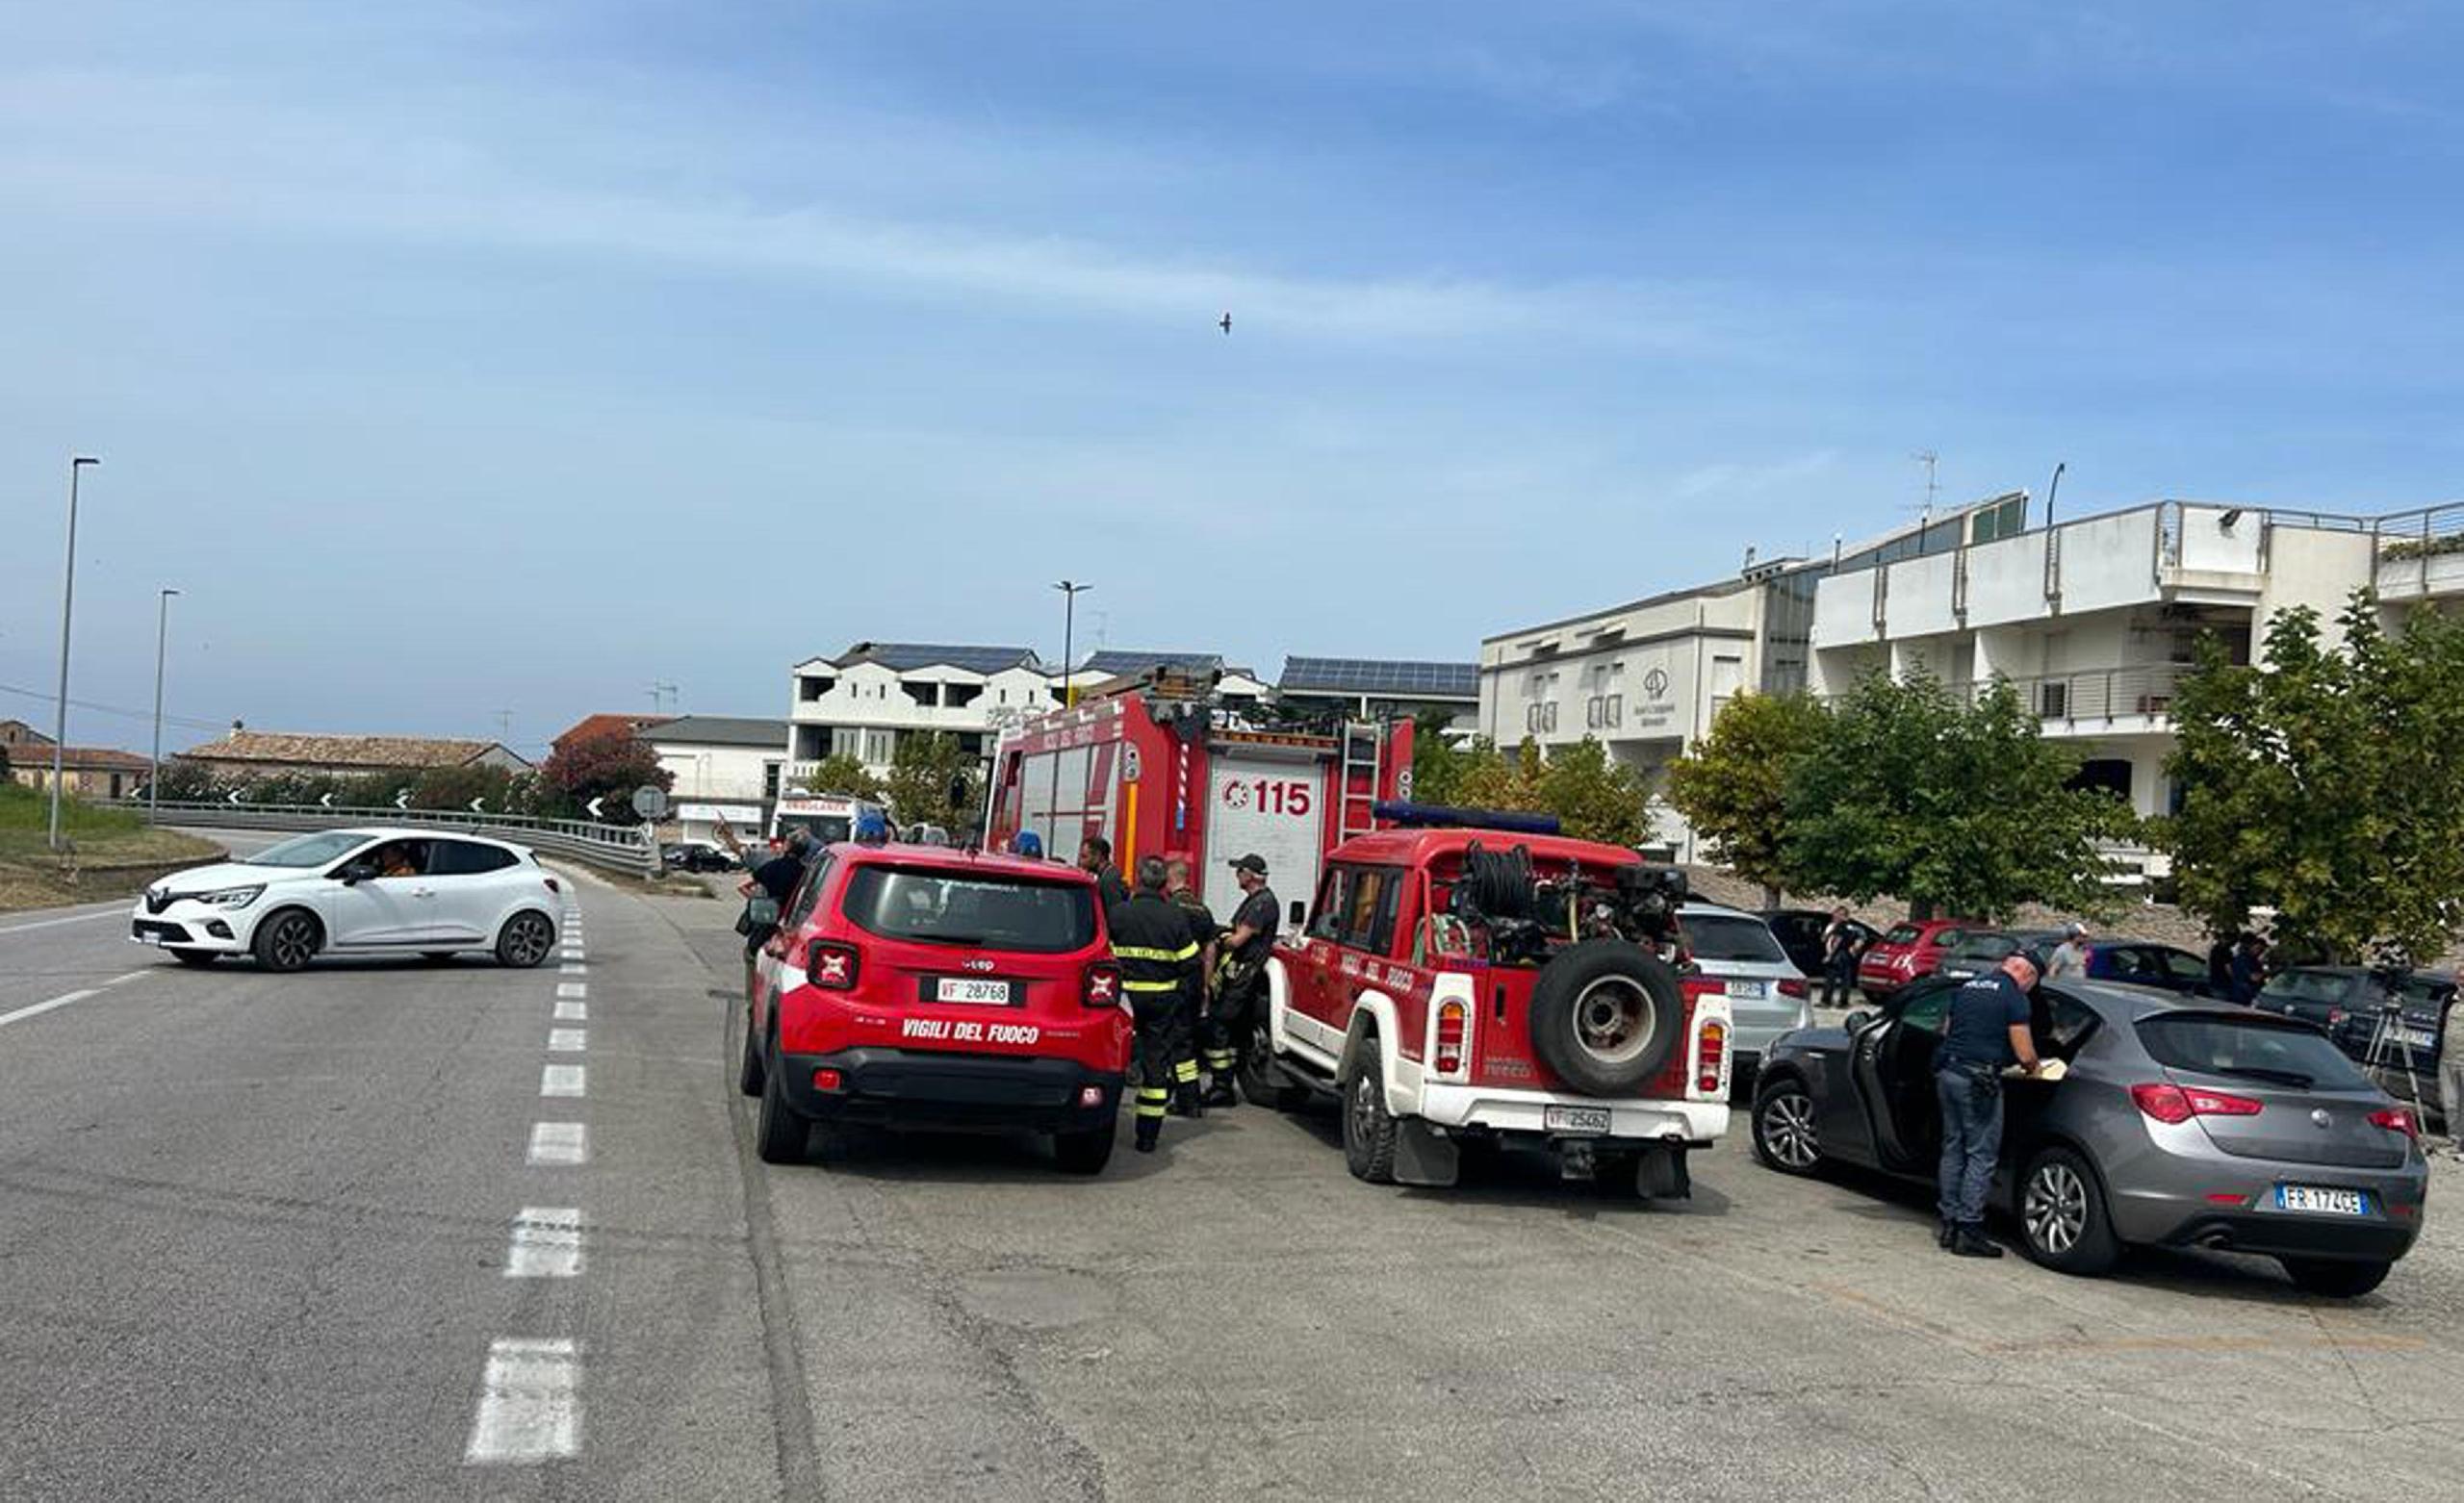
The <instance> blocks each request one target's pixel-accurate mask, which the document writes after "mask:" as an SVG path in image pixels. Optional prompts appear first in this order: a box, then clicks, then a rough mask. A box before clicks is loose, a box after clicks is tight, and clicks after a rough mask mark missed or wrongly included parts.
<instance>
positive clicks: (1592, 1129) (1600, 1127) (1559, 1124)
mask: <svg viewBox="0 0 2464 1503" xmlns="http://www.w3.org/2000/svg"><path fill="white" fill-rule="evenodd" d="M1540 1125H1541V1126H1542V1127H1543V1128H1546V1129H1547V1130H1548V1131H1550V1132H1552V1133H1605V1132H1607V1131H1608V1108H1605V1107H1543V1108H1540Z"/></svg>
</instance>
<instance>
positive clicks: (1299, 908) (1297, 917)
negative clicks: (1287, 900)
mask: <svg viewBox="0 0 2464 1503" xmlns="http://www.w3.org/2000/svg"><path fill="white" fill-rule="evenodd" d="M1308 921H1309V909H1308V906H1307V905H1306V904H1303V903H1302V902H1301V901H1300V900H1299V899H1297V898H1295V899H1293V900H1292V926H1291V927H1292V928H1294V929H1298V928H1300V927H1301V926H1302V925H1304V924H1306V923H1307V922H1308Z"/></svg>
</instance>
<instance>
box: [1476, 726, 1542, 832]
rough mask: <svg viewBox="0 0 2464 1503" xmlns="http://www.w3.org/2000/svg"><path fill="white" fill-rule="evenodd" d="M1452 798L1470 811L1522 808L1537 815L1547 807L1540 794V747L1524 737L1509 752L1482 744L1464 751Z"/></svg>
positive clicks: (1483, 742)
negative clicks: (1472, 809) (1460, 771)
mask: <svg viewBox="0 0 2464 1503" xmlns="http://www.w3.org/2000/svg"><path fill="white" fill-rule="evenodd" d="M1454 787H1455V797H1456V799H1457V800H1458V801H1459V802H1461V803H1462V804H1463V805H1464V806H1465V807H1466V808H1474V809H1522V810H1526V811H1528V812H1531V813H1539V812H1541V811H1543V810H1545V809H1546V808H1547V807H1548V804H1547V802H1545V801H1544V799H1543V798H1542V796H1541V792H1540V744H1539V743H1538V742H1536V741H1533V740H1532V739H1531V738H1530V737H1528V736H1527V737H1525V738H1524V740H1523V744H1522V745H1521V746H1519V747H1517V748H1515V749H1514V750H1513V751H1512V752H1505V751H1501V750H1500V749H1499V748H1497V747H1494V746H1491V745H1490V744H1489V743H1487V742H1485V741H1481V742H1475V743H1474V744H1473V745H1472V746H1471V747H1470V748H1468V749H1467V750H1466V752H1465V757H1464V762H1463V767H1462V774H1461V777H1459V778H1458V779H1457V780H1456V782H1455V785H1454Z"/></svg>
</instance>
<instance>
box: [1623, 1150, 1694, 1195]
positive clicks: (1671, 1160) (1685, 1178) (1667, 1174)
mask: <svg viewBox="0 0 2464 1503" xmlns="http://www.w3.org/2000/svg"><path fill="white" fill-rule="evenodd" d="M1634 1192H1635V1193H1636V1194H1638V1195H1643V1196H1647V1197H1649V1198H1650V1199H1653V1200H1692V1199H1693V1198H1694V1178H1693V1176H1692V1175H1690V1174H1688V1173H1687V1172H1686V1170H1685V1148H1684V1145H1683V1144H1681V1143H1655V1144H1653V1145H1652V1146H1651V1147H1649V1148H1646V1149H1644V1150H1643V1151H1642V1153H1640V1154H1639V1155H1637V1156H1636V1157H1635V1159H1634Z"/></svg>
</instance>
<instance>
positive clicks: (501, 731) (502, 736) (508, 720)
mask: <svg viewBox="0 0 2464 1503" xmlns="http://www.w3.org/2000/svg"><path fill="white" fill-rule="evenodd" d="M497 740H499V741H500V742H502V743H503V744H504V745H506V746H511V745H513V711H511V710H499V711H497Z"/></svg>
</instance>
